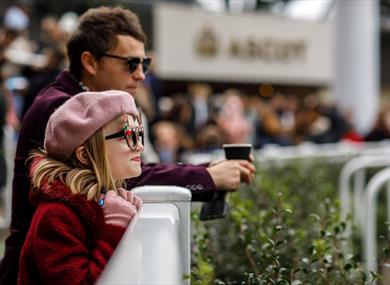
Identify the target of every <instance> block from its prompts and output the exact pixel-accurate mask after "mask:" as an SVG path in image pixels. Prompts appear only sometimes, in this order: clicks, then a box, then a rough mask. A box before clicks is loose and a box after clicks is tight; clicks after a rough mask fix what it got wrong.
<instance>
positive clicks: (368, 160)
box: [339, 153, 390, 226]
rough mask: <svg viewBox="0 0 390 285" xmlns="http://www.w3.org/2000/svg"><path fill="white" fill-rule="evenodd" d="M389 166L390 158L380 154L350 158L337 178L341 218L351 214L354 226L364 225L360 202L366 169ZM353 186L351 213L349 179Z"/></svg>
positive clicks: (362, 209) (361, 203) (363, 210)
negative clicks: (351, 180)
mask: <svg viewBox="0 0 390 285" xmlns="http://www.w3.org/2000/svg"><path fill="white" fill-rule="evenodd" d="M387 166H390V156H389V157H387V156H384V153H382V154H379V153H378V154H373V155H364V156H359V157H355V158H351V159H350V160H349V161H348V162H347V163H345V165H344V166H343V168H342V169H341V172H340V176H339V195H340V203H341V218H342V219H344V220H345V218H346V217H347V216H348V214H350V213H353V215H354V222H355V224H356V225H360V226H362V225H363V224H364V217H365V209H364V207H363V206H364V203H363V201H362V197H363V194H364V193H363V190H364V187H365V183H366V172H365V171H366V169H368V168H376V167H387ZM351 177H354V184H353V188H352V190H353V211H351V195H350V192H351V187H350V179H351Z"/></svg>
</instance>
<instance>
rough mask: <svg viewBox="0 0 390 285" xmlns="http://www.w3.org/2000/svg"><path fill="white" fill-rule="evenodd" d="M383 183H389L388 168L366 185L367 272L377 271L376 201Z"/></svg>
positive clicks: (365, 242) (365, 234)
mask: <svg viewBox="0 0 390 285" xmlns="http://www.w3.org/2000/svg"><path fill="white" fill-rule="evenodd" d="M385 183H390V168H386V169H383V170H381V171H379V172H378V173H377V174H375V175H374V176H373V177H372V178H371V180H370V181H369V182H368V184H367V188H366V191H365V202H366V211H367V218H366V223H365V224H366V226H365V230H364V239H363V242H364V249H363V250H364V257H365V259H366V268H367V272H369V271H373V272H376V271H377V269H378V259H377V240H376V235H377V225H376V214H377V206H376V200H377V198H378V194H379V191H380V190H381V189H382V188H383V186H384V184H385Z"/></svg>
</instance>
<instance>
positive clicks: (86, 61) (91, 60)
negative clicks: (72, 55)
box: [80, 51, 97, 75]
mask: <svg viewBox="0 0 390 285" xmlns="http://www.w3.org/2000/svg"><path fill="white" fill-rule="evenodd" d="M80 60H81V65H82V67H83V68H84V70H85V72H87V73H89V74H90V75H96V69H97V61H96V59H95V57H94V56H93V55H92V54H91V53H90V52H89V51H84V52H83V53H82V54H81V58H80Z"/></svg>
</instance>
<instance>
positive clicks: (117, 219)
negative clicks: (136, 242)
mask: <svg viewBox="0 0 390 285" xmlns="http://www.w3.org/2000/svg"><path fill="white" fill-rule="evenodd" d="M132 218H133V216H128V215H123V214H110V215H107V216H106V217H105V222H106V224H109V225H116V226H119V227H122V228H127V227H128V225H129V224H130V221H131V219H132Z"/></svg>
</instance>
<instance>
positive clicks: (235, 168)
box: [206, 157, 256, 191]
mask: <svg viewBox="0 0 390 285" xmlns="http://www.w3.org/2000/svg"><path fill="white" fill-rule="evenodd" d="M251 161H253V157H252V159H251ZM251 161H247V160H222V161H218V162H211V163H210V166H209V167H208V168H206V169H207V171H208V172H209V173H210V176H211V178H212V179H213V181H214V184H215V186H216V188H217V190H220V191H235V190H237V188H238V186H239V185H240V183H241V182H244V183H247V184H249V183H250V182H252V179H253V177H254V173H255V171H256V168H255V166H254V165H253V163H252V162H251Z"/></svg>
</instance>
